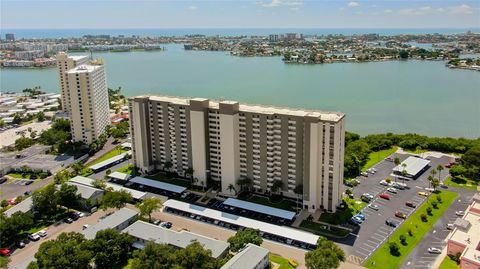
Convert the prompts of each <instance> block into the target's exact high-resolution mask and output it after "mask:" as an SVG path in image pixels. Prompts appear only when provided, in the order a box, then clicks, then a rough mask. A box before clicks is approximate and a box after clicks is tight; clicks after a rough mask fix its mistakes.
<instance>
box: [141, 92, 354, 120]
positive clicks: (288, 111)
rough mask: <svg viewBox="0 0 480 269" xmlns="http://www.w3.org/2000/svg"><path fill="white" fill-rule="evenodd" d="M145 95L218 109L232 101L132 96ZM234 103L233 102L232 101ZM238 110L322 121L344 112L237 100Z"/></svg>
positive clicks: (341, 115) (339, 118)
mask: <svg viewBox="0 0 480 269" xmlns="http://www.w3.org/2000/svg"><path fill="white" fill-rule="evenodd" d="M144 97H147V98H148V99H149V100H152V101H160V102H169V103H173V104H178V105H189V104H190V100H196V101H206V100H208V101H209V107H210V108H214V109H218V108H219V104H220V103H232V101H217V100H210V99H206V98H190V97H181V96H165V95H146V96H136V97H134V98H144ZM233 103H235V102H233ZM239 110H240V111H243V112H252V113H263V114H272V115H274V114H279V115H290V116H298V117H305V116H309V117H316V118H319V119H320V120H323V121H333V122H336V121H339V120H341V119H342V118H343V117H344V116H345V114H344V113H342V112H328V111H320V110H313V109H302V108H289V107H279V106H268V105H258V104H247V103H241V102H239Z"/></svg>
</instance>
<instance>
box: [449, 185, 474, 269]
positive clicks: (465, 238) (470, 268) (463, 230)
mask: <svg viewBox="0 0 480 269" xmlns="http://www.w3.org/2000/svg"><path fill="white" fill-rule="evenodd" d="M479 232H480V194H476V195H475V196H474V198H473V202H472V204H471V205H470V206H469V207H468V209H467V211H466V213H465V215H464V216H463V218H461V219H457V220H456V221H455V228H454V230H453V232H452V233H451V234H450V236H449V238H448V246H447V254H448V255H457V253H460V254H461V255H460V269H478V268H480V233H479Z"/></svg>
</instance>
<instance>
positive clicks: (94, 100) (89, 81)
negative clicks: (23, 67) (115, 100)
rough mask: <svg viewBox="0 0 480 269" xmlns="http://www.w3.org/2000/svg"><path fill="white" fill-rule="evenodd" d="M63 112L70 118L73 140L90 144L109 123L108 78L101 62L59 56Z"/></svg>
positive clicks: (63, 54) (80, 57)
mask: <svg viewBox="0 0 480 269" xmlns="http://www.w3.org/2000/svg"><path fill="white" fill-rule="evenodd" d="M57 61H58V68H59V73H60V85H61V87H62V106H63V110H64V111H65V112H67V113H68V115H69V117H70V125H71V132H72V138H73V140H74V141H82V142H84V143H86V144H91V143H92V142H93V141H95V140H96V139H97V138H98V137H99V136H100V135H101V134H103V133H104V132H105V129H106V127H107V125H108V124H109V123H110V116H109V103H108V89H107V79H106V75H105V66H104V64H103V62H102V61H99V60H95V61H88V59H87V58H86V57H84V56H78V57H74V56H68V55H66V54H65V53H59V54H58V55H57Z"/></svg>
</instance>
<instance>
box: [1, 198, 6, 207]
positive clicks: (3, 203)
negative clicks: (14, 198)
mask: <svg viewBox="0 0 480 269" xmlns="http://www.w3.org/2000/svg"><path fill="white" fill-rule="evenodd" d="M0 205H1V206H2V207H6V206H8V201H7V200H6V199H3V200H2V202H0Z"/></svg>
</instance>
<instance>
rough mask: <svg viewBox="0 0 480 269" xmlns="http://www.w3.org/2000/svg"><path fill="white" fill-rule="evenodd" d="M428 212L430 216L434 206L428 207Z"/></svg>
mask: <svg viewBox="0 0 480 269" xmlns="http://www.w3.org/2000/svg"><path fill="white" fill-rule="evenodd" d="M427 214H428V215H429V216H431V215H432V208H431V207H427Z"/></svg>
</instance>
